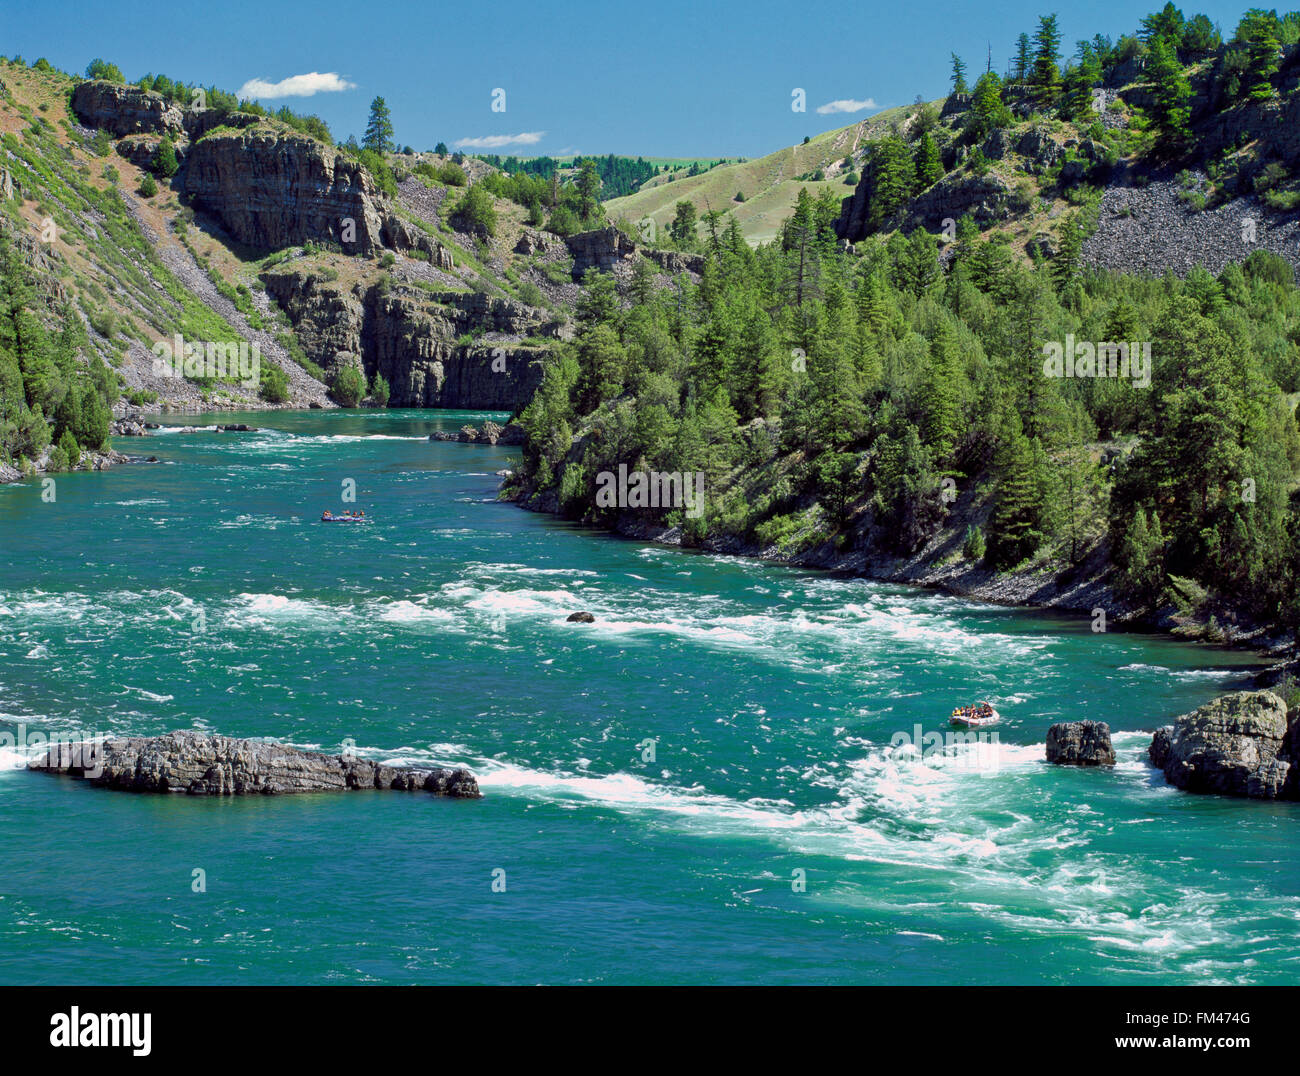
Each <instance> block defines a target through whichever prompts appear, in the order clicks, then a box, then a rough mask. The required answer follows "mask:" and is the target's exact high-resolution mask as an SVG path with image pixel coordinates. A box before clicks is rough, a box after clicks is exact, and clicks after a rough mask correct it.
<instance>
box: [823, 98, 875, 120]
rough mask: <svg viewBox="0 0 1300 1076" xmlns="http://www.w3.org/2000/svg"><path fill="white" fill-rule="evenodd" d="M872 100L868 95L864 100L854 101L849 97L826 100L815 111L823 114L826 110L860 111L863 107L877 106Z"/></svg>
mask: <svg viewBox="0 0 1300 1076" xmlns="http://www.w3.org/2000/svg"><path fill="white" fill-rule="evenodd" d="M878 107H880V106H879V105H877V104H876V102H875V101H874V100H872V99H871V98H870V97H868V98H867V99H866V100H865V101H855V100H853V99H852V98H851V97H849V98H845V99H844V100H841V101H827V102H826V104H824V105H818V106H817V111H818V112H819V113H821V114H822V115H823V116H825V115H826V114H827V113H828V112H861V111H862V110H863V109H864V108H878Z"/></svg>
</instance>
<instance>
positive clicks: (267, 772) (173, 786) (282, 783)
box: [27, 730, 482, 799]
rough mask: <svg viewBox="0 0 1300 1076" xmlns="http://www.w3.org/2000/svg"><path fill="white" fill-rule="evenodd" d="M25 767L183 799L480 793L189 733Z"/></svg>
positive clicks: (436, 774)
mask: <svg viewBox="0 0 1300 1076" xmlns="http://www.w3.org/2000/svg"><path fill="white" fill-rule="evenodd" d="M27 768H28V769H29V770H36V771H38V772H41V773H48V774H58V775H62V776H71V777H79V778H82V779H83V780H86V781H89V782H91V783H92V784H96V785H101V786H103V787H105V788H112V789H117V790H119V791H126V792H158V793H182V794H185V795H190V796H256V795H261V796H276V795H290V794H294V793H300V792H345V791H355V790H360V789H391V790H394V791H399V792H415V791H425V792H430V793H432V794H434V795H438V796H450V797H452V798H454V799H478V798H480V797H481V796H482V793H481V792H480V791H479V787H478V781H477V780H476V779H475V777H474V775H473V774H471V773H470V772H469V771H468V770H466V769H464V768H461V767H458V768H456V769H448V768H446V767H431V768H420V767H415V766H385V765H381V764H379V763H375V762H368V761H366V760H365V759H360V758H356V757H355V756H352V755H346V754H344V755H327V754H324V753H322V752H319V751H305V750H303V749H301V748H298V747H288V746H285V745H283V744H277V743H270V742H266V741H262V740H249V739H233V738H231V737H228V736H218V735H211V734H209V733H205V732H198V731H194V730H184V731H177V732H169V733H167V734H165V735H163V736H143V737H142V736H132V737H127V738H125V739H112V740H105V741H103V742H100V743H95V742H87V743H77V744H72V743H65V744H58V745H55V746H53V747H51V749H50V750H49V751H48V752H47V753H46V754H45V755H43V756H41V757H40V758H38V759H35V760H34V761H32V762H30V763H28V766H27Z"/></svg>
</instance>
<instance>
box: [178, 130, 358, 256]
mask: <svg viewBox="0 0 1300 1076" xmlns="http://www.w3.org/2000/svg"><path fill="white" fill-rule="evenodd" d="M184 178H185V193H186V194H187V195H189V196H190V197H191V198H192V199H193V200H194V204H195V206H196V207H197V208H199V209H202V210H204V211H205V212H208V213H211V214H212V215H213V216H214V217H216V218H217V219H218V220H219V221H220V222H221V224H222V226H223V227H224V228H225V229H226V230H227V231H228V232H230V234H231V235H232V236H234V237H235V239H237V240H239V242H241V243H245V244H247V245H248V246H250V247H253V248H255V249H258V250H274V249H278V248H280V247H286V246H291V245H293V244H296V243H305V242H307V241H308V240H315V241H322V242H323V241H331V242H335V243H338V244H339V245H340V246H341V247H342V248H343V250H345V251H346V252H348V253H349V254H363V255H370V254H374V253H375V252H376V251H378V250H380V249H381V248H382V246H383V231H384V221H383V214H382V213H381V212H380V208H379V204H378V195H377V193H376V191H375V187H374V183H373V182H372V180H371V178H370V173H368V172H367V171H366V170H365V168H364V167H363V166H362V164H361V163H360V162H359V161H356V160H353V159H352V158H350V157H347V156H345V155H344V154H342V153H338V152H336V151H335V150H332V149H330V148H329V147H327V146H325V145H323V144H322V143H320V142H317V141H315V140H314V139H311V138H307V137H304V136H297V135H272V134H261V133H257V132H254V131H245V132H242V133H238V134H235V133H230V134H223V133H218V134H211V135H208V136H207V137H206V138H201V139H199V140H198V141H197V142H195V143H194V144H193V145H192V146H191V147H190V150H189V155H188V157H187V159H186V166H185V177H184ZM348 222H350V223H348Z"/></svg>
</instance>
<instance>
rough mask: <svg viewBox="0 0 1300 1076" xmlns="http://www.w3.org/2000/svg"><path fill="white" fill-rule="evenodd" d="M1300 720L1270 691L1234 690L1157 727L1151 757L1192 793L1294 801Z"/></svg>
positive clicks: (1299, 760)
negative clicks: (1299, 721) (1168, 723)
mask: <svg viewBox="0 0 1300 1076" xmlns="http://www.w3.org/2000/svg"><path fill="white" fill-rule="evenodd" d="M1298 719H1300V714H1297V715H1291V716H1290V717H1289V718H1288V715H1287V709H1286V704H1285V703H1284V702H1283V701H1282V699H1281V698H1280V697H1279V696H1277V695H1275V694H1274V693H1273V692H1271V691H1238V692H1234V693H1233V694H1231V695H1223V696H1220V697H1219V698H1217V699H1215V700H1214V701H1212V702H1209V703H1206V704H1205V705H1204V706H1202V707H1200V709H1197V710H1193V711H1192V712H1191V713H1190V714H1183V716H1182V717H1180V718H1178V720H1177V721H1176V722H1174V725H1173V727H1172V728H1165V729H1160V730H1158V731H1157V732H1156V734H1155V737H1154V738H1153V739H1152V741H1151V748H1150V751H1149V757H1150V759H1151V762H1152V764H1153V765H1156V766H1159V767H1160V768H1161V769H1162V770H1164V774H1165V780H1167V781H1168V782H1169V783H1170V784H1172V785H1176V786H1177V787H1179V788H1182V789H1186V790H1187V791H1188V792H1216V793H1219V794H1221V795H1225V796H1248V797H1250V798H1252V799H1295V798H1298V796H1297V792H1298V791H1300V790H1298V789H1297V780H1296V776H1297V772H1298V770H1297V765H1298V764H1300V758H1298V757H1297V747H1298V746H1300V744H1297V739H1300V736H1298V734H1297V721H1298Z"/></svg>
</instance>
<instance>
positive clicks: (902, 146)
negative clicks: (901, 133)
mask: <svg viewBox="0 0 1300 1076" xmlns="http://www.w3.org/2000/svg"><path fill="white" fill-rule="evenodd" d="M869 191H870V198H869V209H868V219H869V220H870V222H871V225H872V227H873V228H878V227H879V226H880V225H881V223H882V222H883V221H884V220H885V219H886V218H887V217H888V216H889V215H890V214H892V213H893V212H894V211H895V210H896V209H899V208H900V207H902V206H903V204H904V203H906V202H907V200H908V199H909V198H911V197H912V195H913V194H914V193H915V191H916V166H915V164H913V162H912V154H911V152H910V151H909V150H908V148H907V143H906V142H904V141H903V140H902V139H901V138H899V137H898V136H897V135H889V136H888V137H886V138H883V139H881V140H880V141H879V142H877V143H876V144H875V145H874V146H872V148H871V184H870V188H869Z"/></svg>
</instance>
